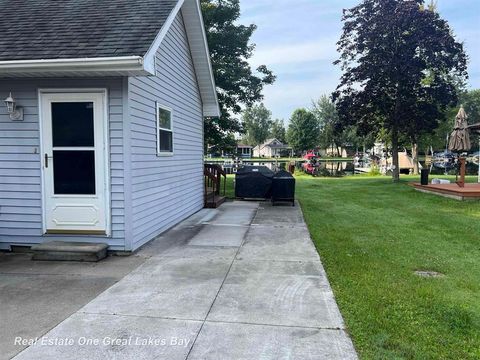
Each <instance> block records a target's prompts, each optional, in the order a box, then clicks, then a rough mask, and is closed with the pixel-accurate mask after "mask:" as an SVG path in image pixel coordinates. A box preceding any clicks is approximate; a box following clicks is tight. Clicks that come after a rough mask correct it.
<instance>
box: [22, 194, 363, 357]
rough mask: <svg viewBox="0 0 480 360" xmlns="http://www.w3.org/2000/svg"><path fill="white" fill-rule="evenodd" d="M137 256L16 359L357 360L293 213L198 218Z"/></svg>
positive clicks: (243, 211) (260, 210) (246, 205)
mask: <svg viewBox="0 0 480 360" xmlns="http://www.w3.org/2000/svg"><path fill="white" fill-rule="evenodd" d="M167 242H170V243H175V246H172V247H170V248H168V249H166V250H165V243H167ZM138 256H141V257H143V258H144V259H146V260H145V261H144V262H143V264H142V265H140V266H139V267H137V268H136V269H135V270H133V271H132V272H130V273H129V274H128V275H126V276H125V277H124V278H123V279H121V280H120V281H119V282H117V283H116V284H115V285H113V286H111V287H110V288H108V289H107V290H106V291H104V292H103V293H102V294H100V295H99V296H97V297H96V298H95V299H93V300H92V301H90V302H89V303H88V304H86V305H85V306H84V307H83V308H81V309H80V310H79V311H77V312H75V313H74V314H73V315H71V316H69V317H68V318H67V319H66V320H64V321H63V322H61V323H60V324H59V325H58V326H56V327H55V328H53V329H52V330H51V331H49V332H48V333H47V334H45V336H44V338H42V339H39V340H38V342H37V343H36V344H35V345H33V346H30V347H28V348H27V349H25V350H24V351H22V352H21V353H20V354H19V355H18V356H16V357H15V359H168V360H173V359H187V358H188V359H221V360H227V359H356V353H355V350H354V348H353V346H352V343H351V341H350V339H349V337H348V336H347V334H346V333H345V331H344V324H343V321H342V317H341V315H340V313H339V311H338V307H337V305H336V303H335V300H334V297H333V293H332V291H331V289H330V286H329V283H328V280H327V278H326V275H325V272H324V270H323V267H322V265H321V263H320V259H319V257H318V255H317V252H316V250H315V248H314V246H313V243H312V241H311V240H310V236H309V233H308V231H307V228H306V225H305V223H304V221H303V216H302V214H301V211H300V208H299V206H296V207H272V206H271V205H270V204H269V203H260V204H259V203H250V202H230V203H226V204H224V205H223V206H222V207H221V208H220V209H216V210H203V211H201V212H199V213H198V214H196V215H194V216H193V217H192V218H190V219H188V220H187V221H185V222H183V223H182V224H180V225H179V226H177V227H176V228H174V229H172V230H171V231H170V232H168V233H166V234H165V235H163V236H162V237H160V238H159V239H157V240H156V241H155V242H153V243H151V244H150V245H149V246H147V247H146V248H144V249H142V250H141V251H140V252H139V254H138ZM19 306H20V305H19ZM42 341H43V342H44V344H42V343H41V342H42Z"/></svg>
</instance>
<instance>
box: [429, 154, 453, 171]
mask: <svg viewBox="0 0 480 360" xmlns="http://www.w3.org/2000/svg"><path fill="white" fill-rule="evenodd" d="M432 165H433V167H436V168H439V169H445V170H449V169H453V168H454V167H455V155H454V154H453V153H452V152H451V151H448V150H445V151H442V152H438V153H434V154H433V157H432Z"/></svg>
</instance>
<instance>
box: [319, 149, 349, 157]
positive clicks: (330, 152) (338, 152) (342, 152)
mask: <svg viewBox="0 0 480 360" xmlns="http://www.w3.org/2000/svg"><path fill="white" fill-rule="evenodd" d="M319 154H320V156H322V157H339V158H347V157H348V156H349V149H347V148H345V147H336V146H332V147H328V148H326V149H320V150H319Z"/></svg>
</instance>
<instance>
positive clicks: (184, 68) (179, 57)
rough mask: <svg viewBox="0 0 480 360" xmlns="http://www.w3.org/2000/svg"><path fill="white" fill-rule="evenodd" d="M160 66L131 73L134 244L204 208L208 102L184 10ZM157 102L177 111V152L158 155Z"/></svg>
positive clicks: (160, 57)
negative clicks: (147, 72)
mask: <svg viewBox="0 0 480 360" xmlns="http://www.w3.org/2000/svg"><path fill="white" fill-rule="evenodd" d="M156 67H157V69H156V74H157V75H156V76H151V77H131V78H129V86H128V91H129V109H130V125H129V127H130V130H129V131H130V133H131V139H130V142H131V154H130V156H131V170H130V172H131V179H130V180H129V181H131V185H130V188H129V189H128V191H127V195H126V196H127V202H128V203H130V204H131V221H132V226H133V228H132V237H133V242H132V248H133V249H135V248H138V247H139V246H141V245H142V244H144V243H145V242H147V241H149V240H151V239H152V238H153V237H155V236H157V235H159V234H160V233H162V232H163V231H165V230H167V229H168V228H170V227H172V226H173V225H175V224H177V223H178V222H179V221H181V220H183V219H185V218H186V217H188V216H189V215H191V214H193V213H195V212H196V211H198V210H200V209H201V208H202V207H203V116H202V102H201V98H200V93H199V90H198V86H197V80H196V76H195V71H194V68H193V63H192V59H191V56H190V49H189V46H188V42H187V37H186V33H185V28H184V24H183V19H182V16H181V14H178V15H177V18H176V19H175V21H174V22H173V24H172V26H171V28H170V30H169V32H168V33H167V35H166V37H165V39H164V40H163V43H162V45H161V46H160V48H159V51H158V52H157V58H156ZM157 104H161V105H162V106H164V107H167V108H168V109H171V110H172V120H173V131H174V139H173V155H172V156H164V157H159V156H157V136H156V133H157V117H156V112H157V106H156V105H157Z"/></svg>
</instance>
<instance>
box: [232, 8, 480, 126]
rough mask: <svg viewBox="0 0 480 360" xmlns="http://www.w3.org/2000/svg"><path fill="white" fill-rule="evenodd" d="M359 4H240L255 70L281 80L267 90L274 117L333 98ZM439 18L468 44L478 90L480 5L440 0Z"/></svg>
mask: <svg viewBox="0 0 480 360" xmlns="http://www.w3.org/2000/svg"><path fill="white" fill-rule="evenodd" d="M358 3H359V0H294V1H292V0H240V4H241V9H242V16H241V18H240V23H242V24H250V23H253V24H256V25H257V27H258V29H257V31H256V32H255V33H254V35H253V36H252V42H253V43H255V44H256V50H255V55H254V56H253V57H252V59H250V63H251V65H252V66H253V67H254V68H256V67H257V66H258V65H262V64H263V65H267V67H268V68H270V69H271V70H273V72H274V73H275V75H276V76H277V81H276V82H275V84H273V85H269V86H267V87H265V90H264V94H265V99H264V103H265V106H266V107H267V108H268V109H269V110H270V111H272V113H273V117H274V118H279V119H285V121H286V122H288V119H289V118H290V115H291V114H292V112H293V111H294V110H295V109H297V108H300V107H310V106H311V104H312V100H314V99H318V98H319V97H320V96H321V95H323V94H330V93H331V92H332V91H333V90H334V89H335V87H336V86H337V84H338V81H339V78H340V75H341V72H340V70H339V69H338V67H336V66H334V65H333V64H332V63H333V61H335V60H336V59H337V57H338V53H337V52H336V42H337V41H338V39H339V38H340V35H341V32H342V23H341V16H342V10H343V9H344V8H349V7H352V6H354V5H356V4H358ZM438 8H439V12H440V14H441V16H442V17H443V18H445V19H447V20H448V21H449V23H450V26H451V27H452V28H453V30H454V33H455V35H456V37H457V40H459V41H461V42H463V43H464V45H465V48H466V51H467V54H468V55H469V57H470V63H469V75H470V79H469V87H471V88H480V1H479V0H438Z"/></svg>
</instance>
